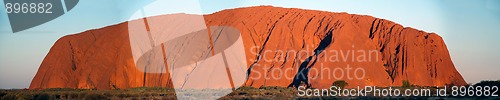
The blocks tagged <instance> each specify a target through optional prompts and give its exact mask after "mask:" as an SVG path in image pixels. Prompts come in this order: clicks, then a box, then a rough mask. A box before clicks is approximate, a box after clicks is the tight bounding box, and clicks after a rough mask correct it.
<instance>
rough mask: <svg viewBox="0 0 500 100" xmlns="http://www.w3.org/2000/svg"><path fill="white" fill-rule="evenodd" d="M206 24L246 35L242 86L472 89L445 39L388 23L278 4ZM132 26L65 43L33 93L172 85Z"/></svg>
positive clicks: (215, 17)
mask: <svg viewBox="0 0 500 100" xmlns="http://www.w3.org/2000/svg"><path fill="white" fill-rule="evenodd" d="M168 16H170V15H163V16H155V17H156V18H162V17H168ZM182 16H196V15H182ZM204 19H205V22H206V25H207V26H231V27H235V28H237V29H238V30H239V31H240V32H241V36H242V39H243V44H244V48H245V55H246V59H247V65H248V67H247V68H248V70H247V74H248V79H246V82H244V84H235V85H245V86H253V87H260V86H282V87H288V86H298V85H301V84H305V85H308V86H310V87H313V88H328V87H329V86H331V85H332V83H333V82H334V81H336V80H345V81H346V82H347V83H349V86H348V87H355V86H366V85H370V86H393V85H394V86H401V85H402V84H401V83H402V81H403V80H408V81H409V82H410V83H411V84H413V85H420V86H442V85H446V84H455V85H465V84H466V82H465V81H464V80H463V78H462V76H461V75H460V74H459V73H458V71H456V69H455V67H454V65H453V63H452V61H451V58H450V56H449V53H448V50H447V47H446V45H445V43H444V41H443V39H442V38H441V37H440V36H438V35H437V34H435V33H427V32H423V31H420V30H417V29H413V28H409V27H404V26H401V25H399V24H397V23H394V22H391V21H388V20H385V19H380V18H374V17H371V16H366V15H355V14H347V13H332V12H324V11H314V10H303V9H295V8H279V7H271V6H258V7H247V8H236V9H228V10H223V11H219V12H216V13H213V14H209V15H205V16H204ZM128 23H130V22H124V23H121V24H117V25H112V26H108V27H104V28H100V29H94V30H89V31H86V32H82V33H79V34H73V35H68V36H64V37H62V38H60V39H59V40H58V41H57V42H56V43H55V44H54V46H53V47H52V48H51V49H50V51H49V53H48V54H47V56H46V57H45V59H44V60H43V62H42V64H41V65H40V68H39V70H38V72H37V74H36V76H35V77H34V79H33V81H32V83H31V85H30V89H43V88H96V89H113V88H130V87H142V86H149V87H172V81H171V78H170V76H169V75H170V74H169V73H168V71H167V73H144V72H142V71H140V70H138V69H137V67H136V64H135V63H134V58H133V56H132V51H131V46H130V41H129V35H128V34H129V33H128V25H127V24H128ZM341 71H342V72H341ZM145 76H146V78H145Z"/></svg>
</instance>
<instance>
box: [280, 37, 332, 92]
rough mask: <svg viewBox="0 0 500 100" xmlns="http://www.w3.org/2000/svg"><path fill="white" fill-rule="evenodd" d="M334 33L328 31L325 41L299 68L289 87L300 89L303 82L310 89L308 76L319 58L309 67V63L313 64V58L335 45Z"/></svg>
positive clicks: (322, 41) (321, 42)
mask: <svg viewBox="0 0 500 100" xmlns="http://www.w3.org/2000/svg"><path fill="white" fill-rule="evenodd" d="M332 31H333V30H330V31H328V33H327V35H326V36H325V38H323V40H321V41H320V43H319V45H318V47H317V48H316V49H314V55H311V56H309V57H307V59H306V60H305V61H304V62H302V63H301V64H300V67H299V70H298V72H297V74H295V77H294V78H293V81H292V83H290V85H288V87H298V86H299V85H300V83H302V82H304V83H305V84H307V85H308V87H309V86H310V85H309V76H308V75H307V74H309V70H310V67H311V66H313V65H314V64H315V63H316V61H317V60H318V58H316V59H315V60H314V61H313V62H312V63H311V65H310V66H307V65H309V63H310V62H311V60H312V58H313V57H317V56H318V55H319V54H320V53H321V52H323V50H325V49H326V47H328V46H329V45H330V44H332V43H333V33H332Z"/></svg>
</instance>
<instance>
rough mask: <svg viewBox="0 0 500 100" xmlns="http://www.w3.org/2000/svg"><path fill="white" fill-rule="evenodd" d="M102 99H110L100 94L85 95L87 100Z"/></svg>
mask: <svg viewBox="0 0 500 100" xmlns="http://www.w3.org/2000/svg"><path fill="white" fill-rule="evenodd" d="M102 99H108V97H106V96H105V95H103V94H99V93H89V94H87V95H85V100H102Z"/></svg>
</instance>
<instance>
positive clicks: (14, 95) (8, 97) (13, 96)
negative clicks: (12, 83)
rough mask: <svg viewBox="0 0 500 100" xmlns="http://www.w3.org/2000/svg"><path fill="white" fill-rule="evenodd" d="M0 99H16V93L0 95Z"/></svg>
mask: <svg viewBox="0 0 500 100" xmlns="http://www.w3.org/2000/svg"><path fill="white" fill-rule="evenodd" d="M2 100H17V97H16V94H13V93H9V94H7V95H5V96H3V97H2Z"/></svg>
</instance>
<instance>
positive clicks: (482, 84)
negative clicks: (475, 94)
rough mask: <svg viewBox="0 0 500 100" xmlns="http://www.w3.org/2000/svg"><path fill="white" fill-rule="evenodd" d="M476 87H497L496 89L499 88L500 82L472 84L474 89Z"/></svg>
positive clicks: (488, 81) (485, 81)
mask: <svg viewBox="0 0 500 100" xmlns="http://www.w3.org/2000/svg"><path fill="white" fill-rule="evenodd" d="M476 86H481V87H484V86H490V87H491V86H497V87H500V80H499V81H490V80H483V81H481V82H479V83H476V84H474V87H476Z"/></svg>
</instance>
